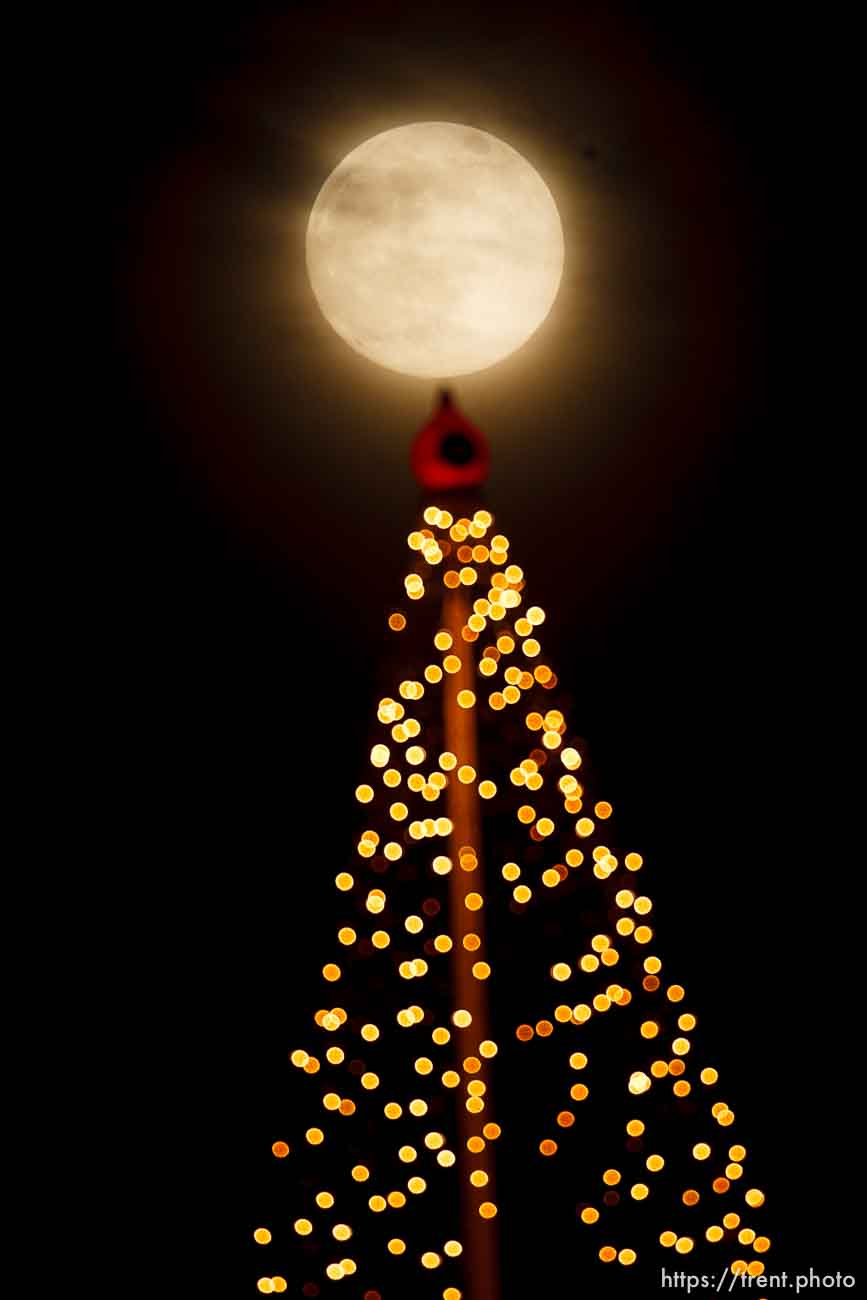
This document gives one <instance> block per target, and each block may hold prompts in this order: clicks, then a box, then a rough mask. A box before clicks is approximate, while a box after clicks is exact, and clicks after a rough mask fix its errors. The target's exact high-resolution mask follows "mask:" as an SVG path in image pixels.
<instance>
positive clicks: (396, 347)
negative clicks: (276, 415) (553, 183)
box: [307, 122, 564, 379]
mask: <svg viewBox="0 0 867 1300" xmlns="http://www.w3.org/2000/svg"><path fill="white" fill-rule="evenodd" d="M563 259H564V245H563V227H562V225H561V222H560V214H559V213H558V211H557V206H556V204H555V202H554V199H553V197H552V195H551V191H550V190H549V189H548V187H547V185H546V184H545V182H544V181H543V180H542V178H541V176H540V175H539V173H538V172H537V171H535V169H534V168H533V167H531V166H530V164H529V163H528V162H527V160H526V159H525V158H523V157H522V156H521V155H520V154H519V153H517V152H516V151H515V150H514V149H512V148H511V146H510V145H507V144H505V143H504V141H502V140H499V139H497V137H496V136H493V135H489V134H488V132H487V131H478V130H476V129H475V128H474V127H470V126H460V125H458V124H457V123H454V122H415V123H413V124H412V125H409V126H399V127H396V128H395V129H394V130H391V131H383V132H382V133H381V134H380V135H375V136H373V137H372V139H370V140H365V141H364V143H363V144H360V145H359V146H358V148H357V149H353V151H352V153H350V154H347V156H346V157H345V158H344V159H343V161H342V162H341V163H340V164H339V165H338V166H337V167H336V168H335V169H334V171H333V172H332V173H331V175H330V176H329V177H328V180H327V181H326V182H325V184H324V185H323V186H322V189H321V190H320V191H319V194H318V195H317V198H316V202H315V203H314V205H313V208H312V211H311V213H310V220H309V222H308V224H307V272H308V275H309V277H310V284H311V286H312V288H313V293H314V295H315V296H316V300H317V302H318V303H319V306H320V307H321V309H322V312H323V314H324V315H325V318H326V320H327V321H328V322H329V324H330V325H331V326H332V328H333V329H334V330H336V332H337V333H338V334H339V335H340V337H341V338H342V339H344V340H345V342H346V343H348V344H349V346H350V347H351V348H354V349H355V351H356V352H360V353H361V355H362V356H364V357H367V358H368V359H369V360H371V361H375V362H376V363H377V365H380V366H384V367H385V368H386V369H387V370H396V371H397V372H398V373H399V374H403V375H416V376H418V377H419V378H424V379H439V378H450V377H452V376H456V375H468V374H472V373H474V372H475V371H477V370H484V369H486V368H487V367H488V366H492V365H494V364H495V363H496V362H498V361H502V360H503V358H504V357H507V356H509V355H510V354H511V353H512V352H514V351H515V350H516V348H519V347H520V346H521V344H522V343H525V342H526V341H527V339H528V338H529V337H530V336H531V334H534V333H535V332H536V330H537V329H538V328H539V326H540V325H541V324H542V322H543V321H544V320H545V318H546V316H547V315H548V313H549V311H550V310H551V307H552V304H553V302H554V299H555V298H556V296H557V290H558V288H559V286H560V280H561V277H562V274H563Z"/></svg>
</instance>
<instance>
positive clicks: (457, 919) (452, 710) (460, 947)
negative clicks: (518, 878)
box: [443, 588, 500, 1300]
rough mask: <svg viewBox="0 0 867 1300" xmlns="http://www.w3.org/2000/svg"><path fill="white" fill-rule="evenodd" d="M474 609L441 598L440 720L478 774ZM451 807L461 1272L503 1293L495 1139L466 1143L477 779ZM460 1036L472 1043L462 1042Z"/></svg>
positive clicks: (453, 595)
mask: <svg viewBox="0 0 867 1300" xmlns="http://www.w3.org/2000/svg"><path fill="white" fill-rule="evenodd" d="M471 613H472V610H471V608H470V602H469V599H468V597H467V595H466V594H465V592H464V591H463V590H462V589H461V588H458V589H457V590H449V591H447V592H446V594H445V597H444V600H443V628H444V630H445V631H447V632H449V633H451V637H452V642H453V646H454V653H455V654H456V655H458V657H459V658H460V660H461V667H460V670H459V671H458V672H456V673H453V674H447V675H446V677H445V678H444V679H443V715H444V716H443V721H444V731H445V745H446V749H448V750H450V751H451V752H452V753H453V754H454V755H455V756H456V758H457V760H458V766H459V767H460V766H462V765H463V764H468V765H469V766H471V767H472V768H473V769H474V770H475V771H476V773H477V774H478V727H477V722H476V717H477V713H476V709H475V708H469V709H464V708H461V706H460V705H459V704H458V694H459V693H460V692H461V691H464V690H470V691H473V693H475V692H476V686H477V683H476V668H475V656H474V653H473V649H472V646H471V645H470V644H469V643H467V642H465V641H464V640H463V638H462V636H461V630H462V629H463V628H464V627H465V626H466V623H467V619H468V618H469V617H470V614H471ZM447 807H448V814H449V818H450V820H451V822H452V826H453V830H452V837H451V858H452V864H453V865H452V870H451V874H450V876H449V904H450V909H451V935H452V941H453V945H454V946H453V948H452V967H453V975H452V978H453V986H454V993H455V1008H456V1009H463V1010H465V1011H468V1012H469V1013H470V1015H471V1016H472V1018H473V1019H472V1024H471V1025H470V1026H469V1027H468V1029H466V1030H456V1031H455V1032H456V1034H457V1035H458V1040H459V1041H460V1042H461V1043H462V1049H461V1051H462V1056H461V1060H464V1059H466V1057H467V1056H471V1055H472V1056H478V1059H479V1060H480V1061H481V1066H482V1068H481V1070H480V1071H479V1073H477V1074H474V1075H471V1076H470V1075H467V1074H466V1073H464V1079H465V1083H468V1082H470V1079H471V1078H476V1079H480V1080H482V1082H484V1083H485V1084H486V1087H487V1091H486V1092H485V1094H484V1098H483V1100H484V1101H485V1110H484V1111H482V1112H481V1113H480V1114H479V1115H474V1114H472V1113H471V1112H470V1111H468V1110H467V1107H466V1101H467V1097H468V1094H467V1093H466V1088H464V1090H463V1093H462V1095H461V1096H460V1097H459V1098H458V1099H457V1103H458V1135H459V1146H460V1150H459V1153H458V1169H459V1175H460V1180H461V1217H462V1234H463V1236H462V1242H463V1247H464V1272H465V1276H466V1285H467V1290H466V1293H465V1300H498V1297H499V1295H500V1279H499V1258H498V1243H497V1238H498V1231H497V1219H496V1217H494V1218H491V1219H485V1218H483V1217H482V1216H481V1215H480V1214H479V1206H480V1205H482V1204H483V1203H484V1202H492V1203H493V1204H496V1193H495V1182H494V1149H493V1145H492V1143H491V1142H490V1141H486V1142H485V1146H484V1148H483V1150H481V1151H480V1152H476V1153H474V1152H471V1151H470V1150H468V1148H467V1141H468V1139H469V1138H470V1137H473V1136H476V1135H480V1134H481V1130H482V1127H483V1124H484V1123H487V1122H489V1120H490V1101H491V1086H490V1080H489V1078H488V1077H487V1076H488V1062H487V1060H486V1059H485V1058H484V1057H483V1056H481V1054H480V1053H479V1051H478V1045H479V1044H480V1043H481V1042H483V1041H485V1040H486V1039H490V1015H489V1010H488V993H487V981H486V980H480V979H477V978H476V977H475V976H474V975H473V973H472V968H473V964H474V963H475V962H476V961H479V960H483V959H484V958H485V956H486V946H485V923H484V908H482V909H481V910H479V911H470V910H469V909H468V908H467V907H466V905H465V901H464V900H465V897H466V895H467V894H469V893H479V894H481V895H482V897H483V898H484V897H485V887H484V864H483V860H482V821H481V810H480V801H479V795H478V790H477V781H474V782H473V783H472V784H468V785H464V784H463V783H462V782H460V781H458V780H457V778H456V775H454V774H453V775H452V778H451V780H450V781H449V785H448V790H447ZM464 848H471V849H472V850H473V851H474V853H475V857H476V859H477V862H478V865H477V866H476V867H475V868H474V869H473V870H471V871H467V870H465V869H464V868H462V867H461V863H460V853H461V850H462V849H464ZM471 933H472V934H477V935H478V936H479V939H480V940H481V943H480V945H479V947H478V949H476V950H469V949H467V948H466V947H465V946H464V938H465V936H466V935H468V934H471ZM463 1044H469V1046H468V1047H464V1046H463ZM474 1170H481V1171H482V1172H483V1173H485V1174H486V1175H487V1182H486V1183H485V1184H484V1185H483V1186H481V1187H476V1186H474V1185H473V1184H472V1183H471V1182H470V1173H471V1172H472V1171H474Z"/></svg>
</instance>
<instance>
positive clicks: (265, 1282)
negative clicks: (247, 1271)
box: [256, 1277, 274, 1295]
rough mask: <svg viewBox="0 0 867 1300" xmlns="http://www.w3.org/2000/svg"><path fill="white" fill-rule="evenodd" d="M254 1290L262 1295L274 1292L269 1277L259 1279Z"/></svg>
mask: <svg viewBox="0 0 867 1300" xmlns="http://www.w3.org/2000/svg"><path fill="white" fill-rule="evenodd" d="M256 1289H257V1290H258V1291H261V1292H262V1295H271V1293H272V1292H273V1290H274V1283H273V1281H272V1280H271V1278H270V1277H260V1278H259V1281H258V1282H257V1283H256Z"/></svg>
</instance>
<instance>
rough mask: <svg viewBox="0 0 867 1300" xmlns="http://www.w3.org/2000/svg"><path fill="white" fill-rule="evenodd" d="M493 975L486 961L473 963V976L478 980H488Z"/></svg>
mask: <svg viewBox="0 0 867 1300" xmlns="http://www.w3.org/2000/svg"><path fill="white" fill-rule="evenodd" d="M490 973H491V968H490V966H489V965H488V963H487V962H486V961H477V962H474V963H473V975H474V976H475V978H476V979H477V980H486V979H487V978H488V976H489V975H490Z"/></svg>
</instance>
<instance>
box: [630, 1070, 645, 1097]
mask: <svg viewBox="0 0 867 1300" xmlns="http://www.w3.org/2000/svg"><path fill="white" fill-rule="evenodd" d="M649 1087H650V1079H649V1078H648V1077H647V1075H646V1074H645V1073H644V1071H643V1070H636V1071H635V1072H634V1073H633V1074H631V1075H630V1076H629V1091H630V1092H631V1093H634V1094H635V1096H640V1094H641V1093H643V1092H647V1090H648V1088H649Z"/></svg>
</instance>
